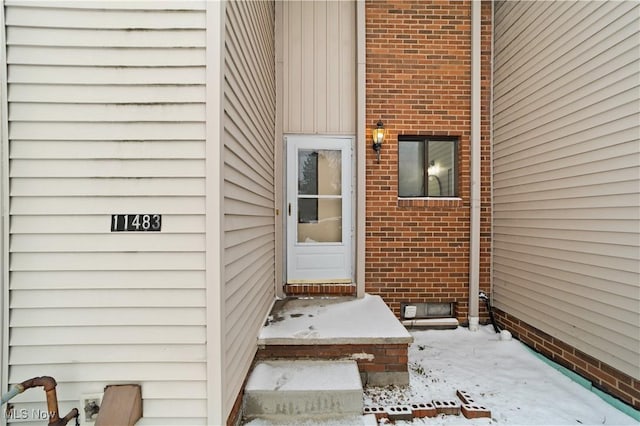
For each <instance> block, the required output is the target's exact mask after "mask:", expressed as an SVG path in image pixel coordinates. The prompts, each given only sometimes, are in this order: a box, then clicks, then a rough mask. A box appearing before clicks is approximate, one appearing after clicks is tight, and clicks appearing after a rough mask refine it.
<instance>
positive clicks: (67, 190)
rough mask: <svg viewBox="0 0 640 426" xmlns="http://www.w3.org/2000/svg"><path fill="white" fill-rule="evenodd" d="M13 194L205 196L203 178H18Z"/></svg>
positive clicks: (12, 190) (13, 180)
mask: <svg viewBox="0 0 640 426" xmlns="http://www.w3.org/2000/svg"><path fill="white" fill-rule="evenodd" d="M10 192H11V195H15V196H25V197H28V196H45V197H50V196H56V195H59V196H65V195H66V196H74V195H79V196H82V195H87V196H91V195H127V196H129V195H139V196H158V195H170V196H171V195H173V196H177V195H178V196H179V195H188V196H196V195H200V196H204V195H205V188H204V179H203V178H182V177H180V178H157V177H156V178H109V179H103V178H14V179H12V180H11V189H10Z"/></svg>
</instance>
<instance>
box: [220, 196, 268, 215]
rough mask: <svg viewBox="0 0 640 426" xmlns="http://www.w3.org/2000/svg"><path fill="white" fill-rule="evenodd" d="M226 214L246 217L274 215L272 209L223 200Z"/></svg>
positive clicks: (229, 199) (238, 201) (233, 200)
mask: <svg viewBox="0 0 640 426" xmlns="http://www.w3.org/2000/svg"><path fill="white" fill-rule="evenodd" d="M225 206H226V213H227V214H229V215H247V216H271V215H273V213H274V207H263V206H256V205H252V204H249V205H248V204H247V203H244V202H242V200H236V199H233V198H228V199H227V200H225Z"/></svg>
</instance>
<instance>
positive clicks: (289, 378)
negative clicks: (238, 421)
mask: <svg viewBox="0 0 640 426" xmlns="http://www.w3.org/2000/svg"><path fill="white" fill-rule="evenodd" d="M362 408H363V404H362V382H361V380H360V373H359V372H358V365H357V363H356V362H355V361H263V362H260V363H258V364H257V365H256V367H255V368H254V370H253V372H252V373H251V376H250V377H249V380H248V381H247V385H246V386H245V390H244V414H245V416H246V417H247V418H249V419H251V418H256V417H260V418H271V419H276V420H277V419H278V418H283V417H288V418H290V417H327V416H342V415H353V414H357V415H361V414H362Z"/></svg>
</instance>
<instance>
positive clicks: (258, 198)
mask: <svg viewBox="0 0 640 426" xmlns="http://www.w3.org/2000/svg"><path fill="white" fill-rule="evenodd" d="M224 187H225V188H224V189H225V191H227V193H228V194H233V196H229V197H228V199H235V200H239V201H243V202H244V203H245V204H246V205H247V207H248V206H249V205H251V206H258V207H265V208H270V209H273V196H269V195H270V194H264V195H263V194H260V193H257V192H253V191H252V190H250V189H246V188H242V187H239V186H238V185H234V184H233V183H231V182H228V181H225V183H224Z"/></svg>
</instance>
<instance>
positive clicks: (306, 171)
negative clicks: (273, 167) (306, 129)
mask: <svg viewBox="0 0 640 426" xmlns="http://www.w3.org/2000/svg"><path fill="white" fill-rule="evenodd" d="M297 241H298V243H327V242H331V243H336V242H342V151H340V150H324V149H302V150H299V151H298V237H297Z"/></svg>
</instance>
